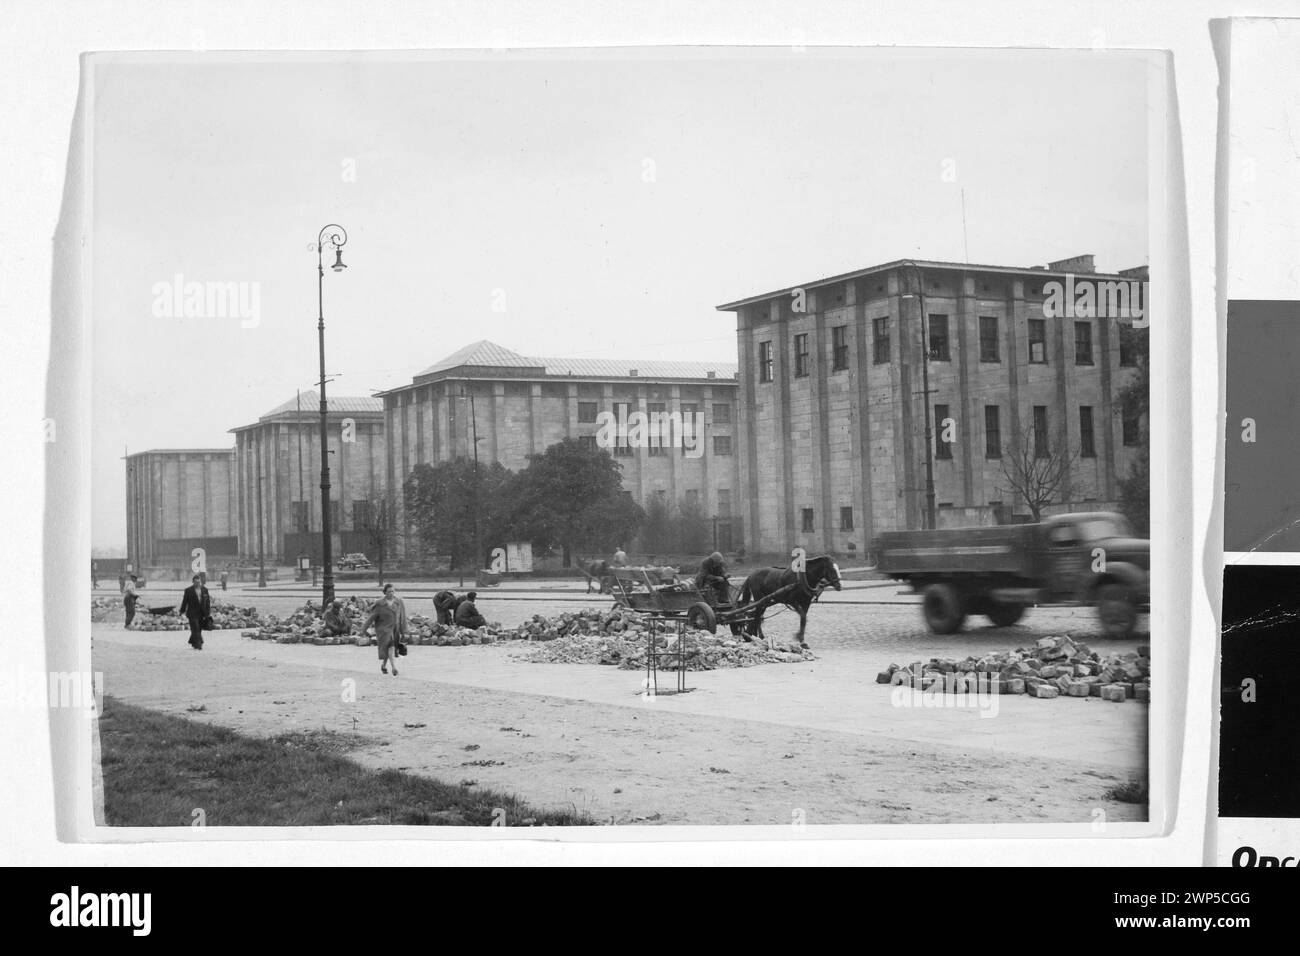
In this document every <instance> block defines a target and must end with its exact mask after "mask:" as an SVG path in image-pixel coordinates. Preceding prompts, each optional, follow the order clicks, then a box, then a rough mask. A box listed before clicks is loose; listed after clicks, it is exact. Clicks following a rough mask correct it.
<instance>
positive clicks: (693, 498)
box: [655, 488, 731, 518]
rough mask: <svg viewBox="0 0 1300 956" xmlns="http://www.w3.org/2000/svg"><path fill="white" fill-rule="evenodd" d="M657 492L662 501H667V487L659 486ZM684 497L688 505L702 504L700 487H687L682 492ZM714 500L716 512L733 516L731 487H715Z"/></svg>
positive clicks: (721, 515) (719, 514)
mask: <svg viewBox="0 0 1300 956" xmlns="http://www.w3.org/2000/svg"><path fill="white" fill-rule="evenodd" d="M655 494H656V495H658V496H659V499H660V500H661V501H663V502H665V503H667V501H668V492H667V490H666V489H663V488H659V489H657V490H656V491H655ZM682 497H683V498H684V499H685V501H686V504H687V505H692V506H693V505H698V504H700V489H698V488H687V489H686V491H684V492H683V493H682ZM713 500H714V504H713V508H714V514H715V515H716V516H717V517H719V518H730V517H731V489H730V488H717V489H715V490H714V492H713Z"/></svg>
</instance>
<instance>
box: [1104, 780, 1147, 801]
mask: <svg viewBox="0 0 1300 956" xmlns="http://www.w3.org/2000/svg"><path fill="white" fill-rule="evenodd" d="M1106 799H1107V800H1114V801H1116V802H1117V803H1137V804H1145V803H1146V802H1147V800H1148V796H1147V787H1146V784H1144V783H1142V781H1140V780H1130V781H1129V782H1128V783H1120V784H1116V785H1115V786H1113V787H1111V788H1110V789H1109V790H1107V791H1106Z"/></svg>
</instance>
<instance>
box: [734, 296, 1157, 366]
mask: <svg viewBox="0 0 1300 956" xmlns="http://www.w3.org/2000/svg"><path fill="white" fill-rule="evenodd" d="M999 325H1000V320H999V319H998V317H997V316H993V315H982V316H980V318H979V348H980V361H981V362H989V363H995V362H1001V361H1002V345H1001V342H1002V338H1001V332H1000V329H999ZM928 330H929V339H930V341H929V352H930V361H932V362H951V361H952V348H951V340H952V339H951V334H950V330H949V327H948V316H946V315H941V314H938V313H932V314H931V315H930V317H929V322H928ZM1028 331H1029V362H1030V364H1032V365H1046V364H1048V361H1047V320H1046V319H1029V330H1028ZM871 342H872V346H871V347H872V363H873V364H875V365H884V364H887V363H888V362H889V360H890V352H889V347H890V320H889V317H888V316H882V317H881V318H877V319H872V320H871ZM830 357H831V371H832V372H840V371H844V370H845V369H847V368H848V367H849V344H848V326H847V325H837V326H834V327H833V328H832V329H831V356H830ZM809 360H810V351H809V345H808V333H807V332H798V333H796V334H795V337H794V377H795V378H806V377H807V376H808V375H810V374H811V364H810V361H809ZM1074 364H1075V365H1093V364H1095V359H1094V356H1093V341H1092V323H1091V322H1075V323H1074ZM1119 364H1120V366H1121V367H1123V368H1133V367H1135V366H1136V365H1137V352H1136V349H1135V347H1134V342H1133V339H1132V336H1129V335H1124V334H1121V335H1120V337H1119ZM775 373H776V355H775V352H774V350H773V343H772V340H770V339H768V340H766V341H763V342H759V343H758V380H759V381H760V382H770V381H772V380H773V379H774V378H775Z"/></svg>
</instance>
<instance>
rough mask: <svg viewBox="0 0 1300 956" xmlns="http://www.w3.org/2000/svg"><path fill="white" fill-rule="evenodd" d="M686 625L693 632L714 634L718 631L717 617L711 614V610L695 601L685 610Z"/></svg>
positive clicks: (702, 603) (701, 602)
mask: <svg viewBox="0 0 1300 956" xmlns="http://www.w3.org/2000/svg"><path fill="white" fill-rule="evenodd" d="M686 624H687V626H688V627H691V628H693V629H694V630H697V631H708V632H709V633H710V634H714V633H716V632H717V630H718V616H717V615H716V614H714V613H713V608H711V607H709V606H708V605H707V604H705V603H704V602H703V601H697V602H696V603H695V604H692V605H691V606H690V607H688V608H687V609H686Z"/></svg>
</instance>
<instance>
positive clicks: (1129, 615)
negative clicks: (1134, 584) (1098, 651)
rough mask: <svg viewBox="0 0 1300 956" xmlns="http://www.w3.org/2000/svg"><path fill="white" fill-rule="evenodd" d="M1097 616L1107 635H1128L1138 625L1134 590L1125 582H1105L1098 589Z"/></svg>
mask: <svg viewBox="0 0 1300 956" xmlns="http://www.w3.org/2000/svg"><path fill="white" fill-rule="evenodd" d="M1097 617H1098V618H1099V619H1100V620H1101V627H1102V630H1104V631H1105V632H1106V636H1107V637H1128V636H1129V635H1130V634H1132V633H1133V628H1134V627H1136V626H1137V605H1136V604H1135V603H1134V602H1133V592H1132V591H1131V590H1130V589H1129V588H1128V587H1127V586H1126V585H1123V584H1103V585H1102V586H1101V587H1100V588H1098V589H1097Z"/></svg>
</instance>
